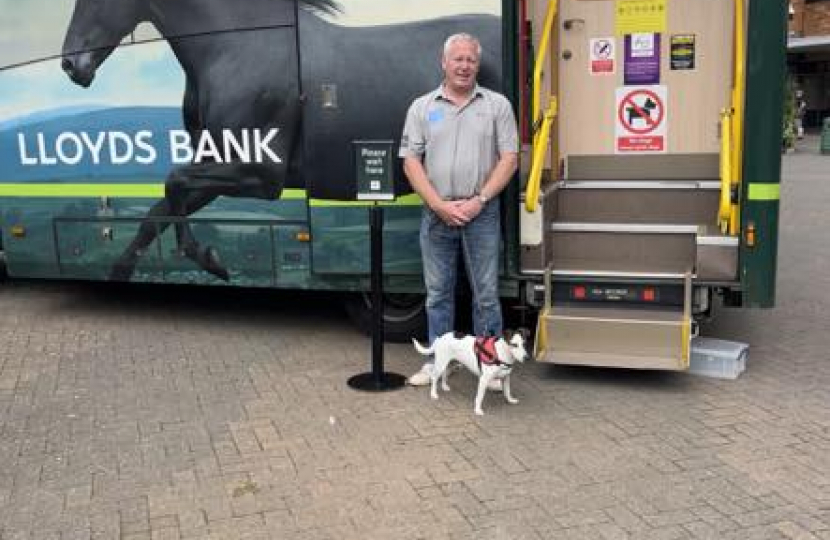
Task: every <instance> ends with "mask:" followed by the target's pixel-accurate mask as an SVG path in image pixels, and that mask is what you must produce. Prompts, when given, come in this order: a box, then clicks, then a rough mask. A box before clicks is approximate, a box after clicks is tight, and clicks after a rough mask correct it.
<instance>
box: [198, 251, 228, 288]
mask: <svg viewBox="0 0 830 540" xmlns="http://www.w3.org/2000/svg"><path fill="white" fill-rule="evenodd" d="M199 258H200V259H201V260H200V261H199V265H200V266H201V267H202V269H204V270H205V272H208V273H209V274H213V275H214V276H216V277H218V278H219V279H221V280H223V281H230V279H231V275H230V274H229V273H228V271H227V270H226V269H225V267H224V266H222V261H221V260H220V259H219V252H218V251H216V250H215V249H213V248H212V247H206V248H205V250H204V251H203V252H202V254H201V257H199Z"/></svg>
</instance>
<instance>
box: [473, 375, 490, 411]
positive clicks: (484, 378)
mask: <svg viewBox="0 0 830 540" xmlns="http://www.w3.org/2000/svg"><path fill="white" fill-rule="evenodd" d="M488 375H489V374H488V373H487V371H484V372H483V373H482V374H481V377H479V378H478V391H477V392H476V401H475V406H474V407H473V411H475V413H476V414H477V415H479V416H484V411H483V410H482V408H481V404H482V402H483V401H484V394H485V393H486V392H487V385H488V384H489V383H490V379H492V377H490V376H488Z"/></svg>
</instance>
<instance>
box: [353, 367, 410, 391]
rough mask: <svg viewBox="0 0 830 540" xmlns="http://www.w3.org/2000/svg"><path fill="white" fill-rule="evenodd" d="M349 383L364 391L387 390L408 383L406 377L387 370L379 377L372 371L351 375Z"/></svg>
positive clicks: (396, 388) (395, 388)
mask: <svg viewBox="0 0 830 540" xmlns="http://www.w3.org/2000/svg"><path fill="white" fill-rule="evenodd" d="M348 384H349V386H351V387H352V388H354V389H355V390H363V391H364V392H386V391H388V390H398V389H399V388H403V387H404V386H405V385H406V377H404V376H403V375H400V374H398V373H389V372H387V371H384V372H383V373H381V374H380V377H378V376H376V375H375V374H374V373H372V372H371V371H370V372H368V373H360V374H359V375H355V376H353V377H350V378H349V380H348Z"/></svg>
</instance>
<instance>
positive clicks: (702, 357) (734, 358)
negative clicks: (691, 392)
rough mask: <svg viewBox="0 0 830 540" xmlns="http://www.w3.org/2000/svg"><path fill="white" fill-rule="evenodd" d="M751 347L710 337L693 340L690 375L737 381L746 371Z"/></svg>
mask: <svg viewBox="0 0 830 540" xmlns="http://www.w3.org/2000/svg"><path fill="white" fill-rule="evenodd" d="M748 354H749V345H748V344H746V343H740V342H738V341H727V340H725V339H715V338H708V337H696V338H693V339H692V354H691V360H690V362H689V373H692V374H694V375H703V376H704V377H714V378H716V379H737V378H738V375H740V374H741V373H743V372H744V370H745V369H746V358H747V356H748Z"/></svg>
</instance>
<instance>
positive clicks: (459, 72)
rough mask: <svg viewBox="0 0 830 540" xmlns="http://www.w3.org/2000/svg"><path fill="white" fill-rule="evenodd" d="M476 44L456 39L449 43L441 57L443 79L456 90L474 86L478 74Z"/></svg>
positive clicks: (469, 88) (466, 89) (468, 89)
mask: <svg viewBox="0 0 830 540" xmlns="http://www.w3.org/2000/svg"><path fill="white" fill-rule="evenodd" d="M476 49H477V47H476V44H475V43H473V42H471V41H465V40H462V41H456V42H454V43H453V44H452V45H450V48H449V50H448V51H447V54H445V55H444V57H443V58H442V59H441V69H443V70H444V80H445V82H446V84H447V86H449V87H450V89H452V90H454V91H456V92H464V93H466V92H470V91H472V89H473V88H474V87H475V84H476V75H478V61H479V58H478V54H476Z"/></svg>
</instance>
